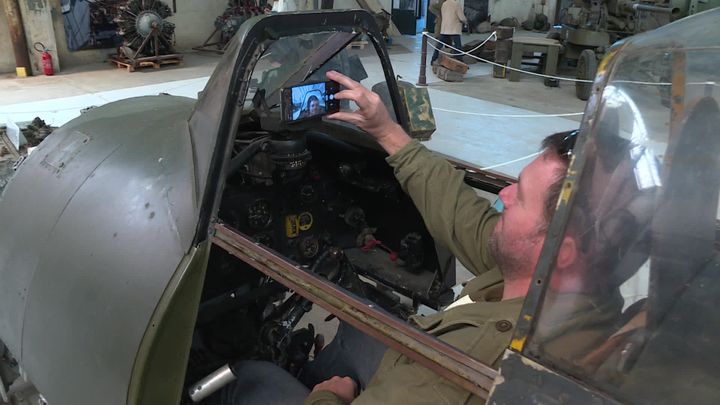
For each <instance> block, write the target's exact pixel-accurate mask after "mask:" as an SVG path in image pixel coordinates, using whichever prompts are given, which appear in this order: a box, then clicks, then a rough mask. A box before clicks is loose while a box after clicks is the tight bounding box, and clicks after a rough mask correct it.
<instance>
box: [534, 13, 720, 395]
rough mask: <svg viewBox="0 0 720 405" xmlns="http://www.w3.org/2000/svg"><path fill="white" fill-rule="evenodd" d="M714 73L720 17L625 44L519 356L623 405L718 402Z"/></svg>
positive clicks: (703, 17) (604, 82)
mask: <svg viewBox="0 0 720 405" xmlns="http://www.w3.org/2000/svg"><path fill="white" fill-rule="evenodd" d="M718 61H720V10H714V11H710V12H706V13H703V14H699V15H696V16H694V17H690V18H688V19H686V20H684V21H682V23H681V24H677V23H676V24H671V25H668V26H666V27H664V28H661V29H658V30H656V31H653V32H649V33H646V34H644V35H640V36H637V37H633V38H631V39H629V40H627V41H626V42H621V43H618V44H616V45H615V46H614V47H613V48H612V49H611V50H610V52H609V54H608V56H607V57H606V58H605V59H604V61H603V63H602V64H601V66H600V68H599V78H598V80H596V82H595V86H600V87H598V88H597V89H596V90H595V92H594V95H593V97H592V98H591V100H590V101H589V104H588V109H587V112H586V117H585V120H584V122H583V126H582V130H581V132H582V134H583V137H582V138H583V139H584V142H581V144H580V145H578V148H579V150H578V151H579V152H580V153H579V154H577V155H576V158H575V161H574V163H573V165H572V166H571V169H570V172H571V173H572V172H573V171H576V177H575V178H574V179H573V178H572V175H571V178H570V182H569V183H567V184H566V191H567V193H563V196H562V198H564V199H566V201H569V206H568V210H567V213H566V215H565V220H566V223H565V227H564V234H563V235H561V236H560V237H558V238H556V239H555V243H556V244H557V245H556V247H555V248H556V249H557V252H558V254H557V257H556V259H555V263H554V265H553V266H552V273H551V276H550V279H549V280H548V282H547V283H546V285H545V292H544V299H543V301H542V302H541V307H540V308H541V309H540V313H539V316H536V317H535V319H536V320H535V324H534V331H533V332H531V336H530V337H529V338H528V342H527V345H526V346H525V349H524V351H523V354H524V355H525V356H528V357H531V358H534V359H535V360H537V361H538V362H540V363H542V364H544V365H545V366H548V367H550V368H552V369H555V370H557V371H560V372H561V373H563V374H566V375H569V376H572V377H575V378H578V379H580V380H582V381H584V382H585V383H587V384H589V385H590V386H592V387H594V388H595V389H599V390H601V391H604V392H606V393H608V394H609V395H610V396H611V397H613V398H614V399H617V400H620V401H623V402H625V401H627V402H631V403H699V402H700V403H707V402H710V401H713V402H714V401H717V398H719V397H720V374H719V373H718V372H717V367H716V364H717V359H718V358H720V349H718V346H717V345H716V340H717V338H718V335H719V334H720V309H718V308H720V295H718V294H717V291H718V290H719V289H720V256H719V255H718V253H719V250H720V247H719V245H718V241H719V240H720V239H719V237H720V233H719V232H718V229H720V227H719V223H720V222H719V221H718V218H719V217H720V205H719V199H718V196H719V194H720V109H719V105H720V69H718ZM556 220H558V219H557V218H556Z"/></svg>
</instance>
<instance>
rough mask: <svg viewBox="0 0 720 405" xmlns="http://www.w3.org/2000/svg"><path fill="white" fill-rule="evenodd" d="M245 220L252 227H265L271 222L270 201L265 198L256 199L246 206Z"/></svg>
mask: <svg viewBox="0 0 720 405" xmlns="http://www.w3.org/2000/svg"><path fill="white" fill-rule="evenodd" d="M247 222H248V225H249V226H250V228H252V229H263V228H267V227H268V226H269V225H270V223H271V222H272V210H271V209H270V203H269V202H267V201H265V200H257V201H255V202H254V203H252V205H250V208H248V213H247Z"/></svg>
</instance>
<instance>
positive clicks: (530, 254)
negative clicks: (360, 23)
mask: <svg viewBox="0 0 720 405" xmlns="http://www.w3.org/2000/svg"><path fill="white" fill-rule="evenodd" d="M327 77H328V78H329V79H331V80H335V81H337V82H339V83H340V84H341V85H343V86H344V90H342V91H340V92H339V93H337V94H336V95H335V98H336V99H338V100H352V101H354V102H355V103H356V104H357V106H358V110H356V111H354V112H339V113H335V114H332V115H330V116H329V117H328V118H330V119H336V120H340V121H345V122H349V123H351V124H354V125H356V126H357V127H359V128H360V129H362V130H364V131H365V132H367V133H368V134H370V135H371V136H373V137H374V138H375V140H376V141H377V142H378V143H379V144H380V145H381V146H382V147H383V149H384V150H385V151H386V152H387V153H388V155H389V156H388V157H387V162H388V163H389V164H390V166H392V167H393V169H394V172H395V176H396V177H397V179H398V181H399V182H400V184H401V186H402V187H403V189H404V190H405V191H406V192H407V193H408V194H409V195H410V197H411V198H412V200H413V202H414V203H415V205H416V207H417V209H418V210H419V212H420V213H421V214H422V217H423V219H424V221H425V224H426V225H427V228H428V230H429V232H430V233H431V235H432V237H433V238H434V239H435V241H436V242H437V243H440V244H443V245H445V246H447V247H448V248H449V249H450V250H451V251H452V253H453V254H454V255H455V256H456V257H457V258H458V260H460V262H462V263H463V264H464V265H465V267H467V268H468V269H469V270H470V271H471V272H472V273H474V274H475V275H476V276H477V277H475V278H474V279H472V280H470V281H469V282H468V283H467V284H466V285H465V287H464V289H463V292H462V293H461V297H460V298H459V299H458V300H457V301H456V302H454V303H453V304H451V305H450V306H449V307H448V308H446V309H445V310H443V311H440V312H438V313H436V314H433V315H430V316H424V317H422V316H414V317H412V318H411V322H413V323H414V324H415V325H416V326H417V327H418V328H420V329H422V330H424V331H426V332H427V333H429V334H431V335H434V336H436V337H437V338H438V339H440V340H443V341H445V342H447V343H449V344H451V345H452V346H455V347H456V348H458V349H459V350H462V351H463V352H466V353H468V354H469V355H470V356H472V357H474V358H476V359H478V360H479V361H481V362H483V363H485V364H487V365H489V366H492V367H497V366H498V364H499V361H500V357H501V355H502V353H503V351H504V350H505V348H506V347H507V346H508V344H509V342H510V339H511V336H512V333H513V330H514V327H515V322H516V320H517V318H518V317H519V314H520V310H521V307H522V303H523V300H524V298H525V295H526V294H527V291H528V289H529V286H530V282H531V279H532V275H533V272H534V270H535V265H536V264H537V261H538V259H539V257H540V250H541V249H542V245H543V242H544V240H545V236H546V233H547V229H548V225H549V222H550V219H551V217H552V215H553V213H554V210H555V204H556V201H557V199H558V196H559V194H560V190H561V188H562V184H563V180H564V177H565V172H566V170H567V166H568V163H569V156H570V153H571V151H572V147H573V145H574V141H575V132H574V131H568V132H563V133H557V134H553V135H550V136H548V137H547V138H546V139H545V140H544V141H543V143H542V147H543V152H542V153H541V154H540V156H538V157H537V158H536V159H535V160H533V161H532V162H531V163H530V164H529V165H528V166H526V167H525V168H524V170H523V171H522V172H521V174H520V176H519V181H518V183H516V184H513V185H511V186H508V187H506V188H505V189H503V190H502V191H501V192H500V194H499V196H500V199H501V200H502V202H503V205H504V210H503V212H502V214H500V213H498V212H497V211H496V210H495V209H494V208H492V207H491V205H490V202H489V201H487V200H485V199H482V198H479V197H478V196H477V195H476V193H475V191H474V189H472V188H471V187H470V186H468V185H467V184H465V182H464V173H463V172H462V171H459V170H456V169H455V168H454V167H453V166H452V165H451V164H450V163H449V162H447V160H446V159H444V158H442V157H440V156H437V155H435V154H433V153H432V152H430V151H429V150H428V149H426V148H425V147H424V146H422V145H421V144H420V143H419V142H418V141H417V140H413V139H412V138H410V137H409V136H408V135H407V133H405V131H404V130H403V129H402V127H400V125H398V124H397V123H395V122H394V121H392V120H391V119H390V116H389V114H388V111H387V110H386V108H385V106H384V105H383V103H382V100H381V99H380V97H379V96H378V95H377V94H376V93H373V92H371V91H370V90H368V89H366V88H364V87H363V86H362V85H361V84H359V83H357V82H355V81H353V80H351V79H350V78H348V77H346V76H344V75H341V74H339V73H337V72H332V71H331V72H328V73H327ZM572 247H573V245H572V244H568V249H566V251H567V254H566V257H565V258H563V259H561V260H560V261H561V264H562V263H564V262H567V263H565V264H566V265H569V264H570V262H572V261H574V260H575V259H577V257H578V256H577V255H573V254H572ZM341 327H342V326H341ZM337 340H338V339H337V337H336V340H335V341H333V342H332V343H331V344H330V346H329V347H328V348H326V349H325V350H324V351H323V352H322V353H320V357H322V356H323V355H324V354H326V353H328V352H330V353H332V352H333V351H332V350H328V349H330V348H331V347H332V346H333V344H334V343H335V342H336V341H337ZM351 345H352V344H348V342H345V343H341V344H338V345H336V348H338V347H339V350H340V351H343V350H342V349H343V348H344V349H345V350H344V351H345V352H348V351H350V352H353V353H358V352H359V353H362V356H363V359H362V361H364V362H365V363H366V364H365V366H366V368H368V369H370V370H372V371H371V372H370V374H371V376H372V378H369V377H368V378H367V380H369V382H367V380H365V381H363V379H362V378H360V379H359V380H360V382H361V384H362V385H365V387H364V390H363V392H362V393H361V394H360V395H359V396H358V395H357V391H358V387H357V384H356V382H355V380H354V379H352V378H349V377H344V376H340V375H333V374H332V373H336V374H344V375H348V374H349V373H343V372H342V371H336V369H335V370H331V371H328V373H330V374H324V375H323V374H320V375H315V376H314V377H315V378H314V379H311V380H308V379H305V383H306V384H307V383H308V382H309V381H314V382H317V381H322V382H320V383H318V384H314V385H312V384H311V386H312V387H313V389H312V392H311V393H310V395H309V396H307V398H306V399H305V403H306V404H324V403H332V404H342V403H350V402H353V403H359V404H361V403H362V404H364V403H368V404H371V403H372V404H376V403H397V404H400V403H402V404H405V403H413V404H415V403H432V404H437V403H468V402H474V401H475V402H483V401H482V400H481V399H480V398H478V397H475V396H473V395H472V394H471V393H469V392H467V391H466V390H464V389H462V388H460V387H458V386H456V385H455V384H453V383H451V382H449V381H447V380H445V379H443V378H442V377H440V376H437V375H436V374H434V373H433V372H432V371H430V370H429V369H427V368H425V367H424V366H422V365H419V364H417V363H415V362H414V361H412V360H411V359H409V358H408V357H406V356H404V355H401V354H400V353H398V352H396V351H394V350H385V348H384V347H382V345H379V344H378V345H379V346H380V347H381V350H377V349H376V348H375V349H372V348H371V349H366V348H365V347H349V346H351ZM371 352H375V353H379V355H378V356H372V355H370V353H371ZM383 353H384V355H383ZM349 356H351V357H352V356H353V355H352V354H349ZM355 357H357V356H355ZM373 357H376V359H372V358H373ZM368 358H370V359H368ZM333 360H335V359H333ZM351 360H354V359H351ZM373 361H374V362H373ZM341 362H342V361H339V360H338V361H329V362H327V361H326V362H324V363H323V364H330V365H334V364H333V363H341ZM378 363H379V365H378ZM315 368H317V367H315ZM329 368H331V369H333V367H329ZM249 370H250V368H249ZM373 371H374V374H373V373H372V372H373ZM248 374H249V375H253V374H257V369H253V370H252V371H249V372H248ZM273 375H275V374H273ZM288 376H289V375H288ZM355 377H356V378H357V376H355ZM274 379H275V381H279V380H278V379H277V378H274ZM323 379H324V381H323ZM255 381H257V379H256V380H255ZM365 383H367V384H365ZM295 384H297V389H295V390H290V389H289V387H290V386H291V385H293V383H292V381H288V382H287V384H284V383H282V384H281V383H279V382H277V383H276V384H275V387H280V386H283V389H284V390H286V392H288V391H293V392H294V394H292V395H294V396H297V393H298V392H299V393H302V392H305V393H307V392H306V391H304V390H305V388H304V387H302V384H299V383H295ZM253 390H260V388H258V383H254V382H252V381H250V380H245V381H243V378H242V377H239V378H238V382H237V383H236V384H234V386H233V387H230V388H229V389H226V390H225V391H224V393H223V397H224V398H228V399H230V401H225V402H223V403H230V404H238V403H243V400H242V399H241V398H243V397H245V398H248V395H251V394H250V393H249V391H253ZM273 391H274V392H268V390H263V394H262V395H266V396H265V397H264V402H265V403H272V402H273V400H272V399H271V398H270V397H271V396H272V395H276V396H277V397H281V396H282V395H285V393H283V394H282V395H281V393H280V391H281V389H279V388H276V389H274V390H273ZM295 399H297V398H295ZM287 401H288V399H287V398H285V402H287ZM290 401H292V400H290ZM276 402H277V403H285V402H283V400H281V399H278V400H277V401H276Z"/></svg>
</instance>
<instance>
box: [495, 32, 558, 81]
mask: <svg viewBox="0 0 720 405" xmlns="http://www.w3.org/2000/svg"><path fill="white" fill-rule="evenodd" d="M512 42H513V44H512V57H511V59H510V67H511V68H514V69H520V68H521V67H522V58H523V53H525V52H539V53H542V54H545V55H546V56H545V58H544V59H545V68H544V73H545V74H546V75H549V76H555V74H556V72H557V64H558V54H559V53H560V42H559V41H558V40H556V39H550V38H535V37H514V38H513V39H512ZM519 75H520V72H518V71H517V70H510V74H509V75H508V79H509V80H510V81H511V82H516V81H518V80H519Z"/></svg>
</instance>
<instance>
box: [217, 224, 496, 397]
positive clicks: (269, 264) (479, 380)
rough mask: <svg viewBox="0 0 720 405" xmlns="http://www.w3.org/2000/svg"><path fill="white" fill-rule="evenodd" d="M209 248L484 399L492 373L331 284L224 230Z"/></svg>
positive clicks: (218, 226)
mask: <svg viewBox="0 0 720 405" xmlns="http://www.w3.org/2000/svg"><path fill="white" fill-rule="evenodd" d="M214 228H215V233H214V236H213V238H212V241H213V243H214V244H216V245H218V246H219V247H221V248H223V249H224V250H226V251H227V252H229V253H230V254H232V255H233V256H235V257H237V258H239V259H241V260H243V261H245V262H246V263H248V264H250V265H251V266H252V267H254V268H256V269H257V270H259V271H261V272H262V273H264V274H266V275H267V276H269V277H271V278H272V279H274V280H276V281H278V282H279V283H281V284H283V285H284V286H286V287H288V288H290V289H292V290H293V291H295V292H297V293H299V294H300V295H302V296H303V297H305V298H307V299H309V300H311V301H313V302H314V303H316V304H318V305H320V306H321V307H323V308H324V309H326V310H327V311H329V312H330V313H332V314H333V315H335V316H337V317H338V318H339V319H341V320H343V321H345V322H348V323H349V324H351V325H352V326H354V327H356V328H358V329H360V330H361V331H362V332H364V333H366V334H367V335H369V336H372V337H373V338H376V339H378V340H379V341H381V342H382V343H384V344H386V345H387V346H389V347H390V348H392V349H395V350H397V351H399V352H401V353H402V354H404V355H406V356H408V357H410V358H411V359H413V360H414V361H416V362H418V363H420V364H422V365H423V366H425V367H427V368H429V369H430V370H432V371H433V372H435V373H436V374H438V375H439V376H441V377H443V378H446V379H447V380H449V381H451V382H453V383H455V384H457V385H458V386H460V387H462V388H464V389H466V390H468V391H470V392H472V393H473V394H475V395H478V396H480V397H482V398H487V396H488V390H489V389H490V386H491V385H492V382H493V380H494V379H495V376H496V374H497V373H496V371H495V370H493V369H492V368H490V367H488V366H486V365H485V364H483V363H481V362H479V361H478V360H476V359H474V358H472V357H470V356H468V355H466V354H464V353H463V352H461V351H460V350H458V349H456V348H454V347H452V346H450V345H448V344H446V343H444V342H441V341H439V340H437V339H435V338H433V337H432V336H430V335H428V334H426V333H423V332H421V331H419V330H417V329H415V328H413V327H412V326H410V325H409V324H407V323H405V322H403V321H401V320H400V319H398V318H395V317H393V316H392V315H390V314H388V313H387V312H385V311H383V310H381V309H379V308H377V307H375V306H374V305H372V304H371V303H368V302H364V301H361V300H360V299H358V298H357V297H356V296H354V295H352V294H349V293H348V292H346V291H345V290H343V289H341V288H339V287H337V286H336V285H335V284H333V283H331V282H329V281H327V280H325V279H323V278H321V277H319V276H317V275H315V274H312V273H308V272H306V271H304V270H302V269H301V268H299V267H297V266H295V265H294V264H293V263H291V262H289V261H287V260H285V259H284V258H283V257H281V256H279V255H278V254H276V253H274V252H272V251H270V250H268V249H267V248H265V247H263V246H261V245H258V244H256V243H255V242H253V241H251V240H249V239H248V238H247V237H245V236H243V235H242V234H240V233H238V232H236V231H234V230H232V229H230V228H229V227H227V226H226V225H224V224H215V225H214Z"/></svg>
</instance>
